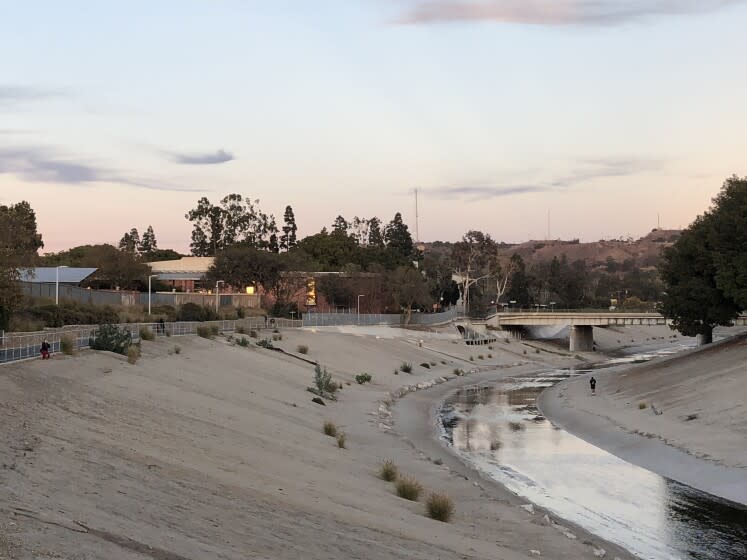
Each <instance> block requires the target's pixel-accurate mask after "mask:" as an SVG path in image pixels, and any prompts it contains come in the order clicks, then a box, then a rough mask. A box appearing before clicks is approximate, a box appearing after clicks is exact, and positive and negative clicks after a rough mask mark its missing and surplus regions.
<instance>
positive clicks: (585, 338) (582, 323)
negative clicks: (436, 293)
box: [486, 311, 747, 352]
mask: <svg viewBox="0 0 747 560" xmlns="http://www.w3.org/2000/svg"><path fill="white" fill-rule="evenodd" d="M486 323H487V324H488V325H491V326H494V327H538V326H547V325H557V326H569V327H570V336H569V338H570V341H569V342H570V344H569V346H570V350H571V351H572V352H573V351H581V352H589V351H591V350H593V348H594V330H593V327H609V326H614V325H618V326H626V325H628V326H629V325H646V326H654V325H668V324H670V323H671V319H667V318H666V317H664V316H663V315H661V314H659V313H620V312H606V311H600V312H598V313H595V312H588V311H578V312H572V311H571V312H567V311H564V312H557V313H556V312H541V313H540V312H536V311H535V312H533V311H519V312H506V313H497V314H495V315H491V316H490V317H488V318H487V319H486ZM733 324H734V325H735V326H747V314H745V313H743V314H741V315H739V317H737V318H736V319H735V320H734V323H733ZM706 342H707V341H706Z"/></svg>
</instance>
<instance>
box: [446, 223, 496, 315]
mask: <svg viewBox="0 0 747 560" xmlns="http://www.w3.org/2000/svg"><path fill="white" fill-rule="evenodd" d="M451 258H452V261H453V263H454V272H455V274H456V275H457V276H458V277H459V278H460V279H461V280H460V281H459V284H460V285H461V288H462V293H463V294H464V306H465V310H466V312H467V313H469V292H470V288H471V287H472V286H473V285H474V284H476V283H477V282H479V281H480V280H483V279H487V278H490V277H492V276H494V275H495V274H496V273H497V272H498V269H499V268H500V267H499V264H498V246H497V245H496V243H495V241H493V240H492V239H491V237H490V235H488V234H485V233H483V232H481V231H475V230H470V231H468V232H467V233H465V234H464V236H462V240H461V241H459V242H458V243H455V244H454V246H453V247H452V251H451Z"/></svg>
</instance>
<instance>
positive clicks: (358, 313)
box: [356, 294, 366, 325]
mask: <svg viewBox="0 0 747 560" xmlns="http://www.w3.org/2000/svg"><path fill="white" fill-rule="evenodd" d="M365 295H366V294H358V307H357V313H356V314H357V316H358V324H359V325H360V324H361V298H362V297H364V296H365Z"/></svg>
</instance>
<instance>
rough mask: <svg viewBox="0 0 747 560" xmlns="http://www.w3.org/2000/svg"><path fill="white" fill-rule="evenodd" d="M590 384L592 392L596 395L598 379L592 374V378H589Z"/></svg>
mask: <svg viewBox="0 0 747 560" xmlns="http://www.w3.org/2000/svg"><path fill="white" fill-rule="evenodd" d="M589 385H591V394H592V395H595V394H596V392H597V380H596V379H594V376H593V375H592V377H591V379H589Z"/></svg>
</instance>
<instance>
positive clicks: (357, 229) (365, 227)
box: [349, 216, 371, 247]
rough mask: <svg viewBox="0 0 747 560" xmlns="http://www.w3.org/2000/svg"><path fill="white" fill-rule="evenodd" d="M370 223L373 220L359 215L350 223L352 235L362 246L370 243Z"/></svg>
mask: <svg viewBox="0 0 747 560" xmlns="http://www.w3.org/2000/svg"><path fill="white" fill-rule="evenodd" d="M370 225H371V220H367V219H365V218H359V217H358V216H356V217H355V218H353V221H352V223H350V224H349V228H350V230H351V231H352V234H351V235H352V236H353V238H355V240H356V242H357V243H358V245H360V246H361V247H365V246H366V245H368V240H369V234H370Z"/></svg>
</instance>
